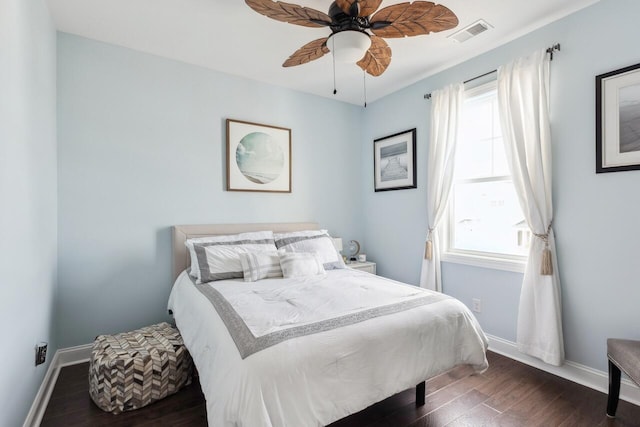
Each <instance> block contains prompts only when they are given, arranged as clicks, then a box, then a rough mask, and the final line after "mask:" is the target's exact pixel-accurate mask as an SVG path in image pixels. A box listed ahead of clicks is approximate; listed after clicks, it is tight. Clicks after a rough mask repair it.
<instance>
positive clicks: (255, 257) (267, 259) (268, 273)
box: [240, 252, 282, 282]
mask: <svg viewBox="0 0 640 427" xmlns="http://www.w3.org/2000/svg"><path fill="white" fill-rule="evenodd" d="M240 264H242V272H243V273H244V281H245V282H257V281H258V280H260V279H270V278H273V277H282V269H281V268H280V257H279V256H278V253H277V252H247V253H241V254H240Z"/></svg>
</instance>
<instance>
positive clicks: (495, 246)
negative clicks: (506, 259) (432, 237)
mask: <svg viewBox="0 0 640 427" xmlns="http://www.w3.org/2000/svg"><path fill="white" fill-rule="evenodd" d="M453 191H454V192H453V199H454V200H453V202H454V207H455V209H454V214H453V218H452V221H453V224H452V227H453V230H452V246H453V247H454V248H455V249H461V250H469V251H482V252H493V253H498V254H511V255H524V256H526V255H527V252H528V247H529V241H530V239H531V237H530V236H531V232H530V231H529V227H528V226H527V225H526V223H525V221H524V216H523V215H522V211H521V210H520V206H519V204H518V198H517V196H516V192H515V189H514V188H513V183H512V182H511V181H492V182H475V183H458V184H456V185H455V186H454V189H453Z"/></svg>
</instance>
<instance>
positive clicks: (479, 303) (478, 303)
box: [471, 298, 482, 313]
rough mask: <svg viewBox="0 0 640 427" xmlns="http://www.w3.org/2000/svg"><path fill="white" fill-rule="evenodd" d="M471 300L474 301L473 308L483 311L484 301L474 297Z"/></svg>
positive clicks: (479, 311) (477, 311)
mask: <svg viewBox="0 0 640 427" xmlns="http://www.w3.org/2000/svg"><path fill="white" fill-rule="evenodd" d="M471 302H472V307H471V310H473V311H475V312H476V313H481V312H482V301H480V298H474V299H472V300H471Z"/></svg>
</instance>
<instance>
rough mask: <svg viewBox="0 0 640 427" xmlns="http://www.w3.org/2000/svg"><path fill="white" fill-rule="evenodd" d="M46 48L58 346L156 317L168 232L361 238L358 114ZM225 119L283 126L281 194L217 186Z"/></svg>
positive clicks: (165, 66) (96, 50)
mask: <svg viewBox="0 0 640 427" xmlns="http://www.w3.org/2000/svg"><path fill="white" fill-rule="evenodd" d="M58 53H59V54H58V75H59V79H58V117H59V122H58V123H59V151H58V162H59V163H58V167H59V186H60V189H59V201H58V203H59V242H60V243H59V270H60V273H59V283H60V298H59V301H60V302H59V305H58V315H57V320H58V322H57V324H58V328H59V331H60V345H61V347H66V346H72V345H77V344H85V343H89V342H91V341H92V340H93V339H94V338H95V336H96V335H97V334H100V333H111V332H118V331H125V330H130V329H132V328H136V327H140V326H143V325H146V324H150V323H153V322H157V321H161V320H165V319H166V316H165V312H166V304H167V298H168V295H169V291H170V288H171V284H172V283H171V237H170V229H169V227H170V226H171V225H173V224H200V223H236V222H287V221H310V220H311V221H317V222H319V223H320V224H321V225H322V226H324V227H327V228H328V229H329V230H330V231H331V232H332V233H333V234H335V235H338V236H342V237H343V238H345V239H352V238H358V239H360V238H361V237H360V236H361V225H360V221H359V218H358V212H360V206H361V201H360V193H359V191H358V190H357V188H358V183H359V180H360V177H361V171H360V158H361V152H360V145H359V141H360V140H361V139H362V135H361V133H360V124H361V122H362V108H361V107H356V106H352V105H348V104H344V103H339V102H335V101H332V100H328V99H324V98H320V97H316V96H311V95H305V94H301V93H297V92H294V91H290V90H285V89H282V88H278V87H274V86H269V85H265V84H262V83H258V82H254V81H250V80H246V79H241V78H237V77H233V76H229V75H225V74H221V73H217V72H213V71H211V70H207V69H204V68H199V67H196V66H192V65H187V64H184V63H179V62H175V61H170V60H167V59H162V58H159V57H156V56H152V55H147V54H142V53H139V52H135V51H132V50H128V49H124V48H121V47H117V46H113V45H108V44H103V43H99V42H95V41H91V40H88V39H84V38H81V37H77V36H72V35H69V34H59V35H58ZM226 118H234V119H239V120H247V121H253V122H258V123H267V124H272V125H276V126H283V127H287V128H291V129H292V139H293V143H292V150H293V154H292V156H293V162H292V163H293V192H292V193H291V194H265V193H240V192H227V191H225V189H224V185H225V181H224V179H223V177H224V176H225V173H226V172H225V170H226V168H225V144H226V143H225V127H224V124H225V119H226ZM354 187H355V188H354Z"/></svg>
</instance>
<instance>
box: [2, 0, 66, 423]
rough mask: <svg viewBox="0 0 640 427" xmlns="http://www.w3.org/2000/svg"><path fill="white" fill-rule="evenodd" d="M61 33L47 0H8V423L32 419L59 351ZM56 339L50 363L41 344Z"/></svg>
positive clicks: (5, 199) (4, 405)
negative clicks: (41, 360) (41, 354)
mask: <svg viewBox="0 0 640 427" xmlns="http://www.w3.org/2000/svg"><path fill="white" fill-rule="evenodd" d="M55 64H56V33H55V29H54V27H53V24H52V22H51V20H50V19H49V12H48V9H47V6H46V4H45V1H44V0H32V1H24V0H0V324H2V335H3V336H2V346H0V426H7V427H13V426H19V425H22V423H23V422H24V420H25V417H26V415H27V412H28V410H29V407H30V406H31V403H32V402H33V398H34V396H35V395H36V392H37V391H38V387H39V386H40V383H41V382H42V378H43V377H44V373H45V372H46V369H47V366H48V364H49V362H50V361H51V359H52V356H53V354H54V352H55V350H56V347H57V346H56V340H55V335H54V331H53V329H54V328H53V309H54V299H55V293H56V274H57V273H56V235H57V231H56V230H57V225H56V222H57V218H56V215H57V211H56V203H57V202H56V197H57V190H56V111H55V108H56V104H55V99H56V67H55ZM39 341H48V342H49V356H48V358H47V359H48V360H47V363H46V364H45V365H40V366H38V367H35V366H34V361H35V345H36V343H38V342H39Z"/></svg>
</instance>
